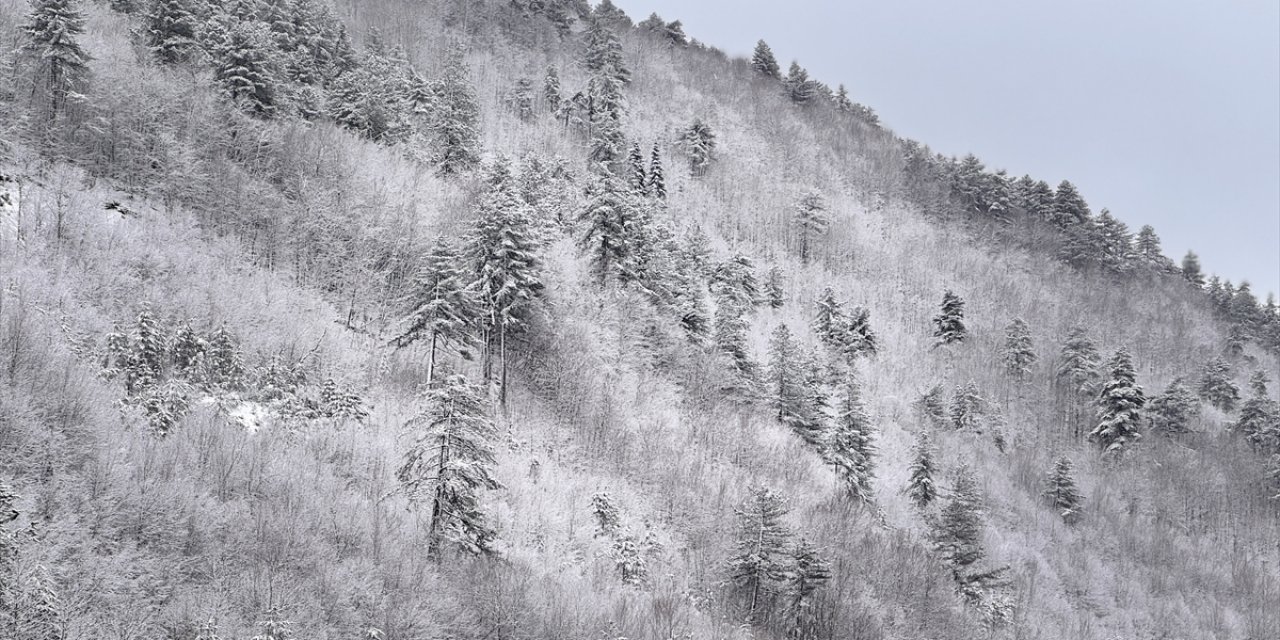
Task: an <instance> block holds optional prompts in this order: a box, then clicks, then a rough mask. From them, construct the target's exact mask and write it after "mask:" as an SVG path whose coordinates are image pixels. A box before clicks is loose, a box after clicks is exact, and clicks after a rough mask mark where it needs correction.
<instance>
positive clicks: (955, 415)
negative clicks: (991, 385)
mask: <svg viewBox="0 0 1280 640" xmlns="http://www.w3.org/2000/svg"><path fill="white" fill-rule="evenodd" d="M986 404H987V401H986V400H985V399H984V398H983V397H982V393H981V392H980V391H979V390H978V384H977V383H976V382H974V381H972V380H970V381H969V382H966V383H965V384H964V385H963V386H959V387H956V392H955V394H954V395H952V396H951V425H952V426H953V427H955V428H956V429H961V430H963V429H975V428H977V426H978V418H980V417H981V416H982V414H983V411H984V410H985V407H986Z"/></svg>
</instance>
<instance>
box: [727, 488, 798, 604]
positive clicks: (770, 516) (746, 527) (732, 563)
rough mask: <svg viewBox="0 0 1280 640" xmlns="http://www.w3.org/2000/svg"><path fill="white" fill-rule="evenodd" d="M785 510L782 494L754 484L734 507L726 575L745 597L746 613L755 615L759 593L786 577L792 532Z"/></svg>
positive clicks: (769, 588) (776, 585) (763, 592)
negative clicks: (785, 521)
mask: <svg viewBox="0 0 1280 640" xmlns="http://www.w3.org/2000/svg"><path fill="white" fill-rule="evenodd" d="M787 512H788V510H787V507H786V505H785V504H784V503H783V500H782V498H781V497H780V496H778V494H776V493H774V492H773V491H771V490H769V489H768V488H767V487H753V488H752V489H751V496H750V497H748V498H747V499H746V500H745V501H743V503H742V504H741V505H740V506H739V507H738V508H737V509H735V510H734V513H735V514H736V515H737V520H738V523H737V524H738V526H737V536H736V540H735V542H734V549H735V551H736V552H735V554H734V555H733V556H732V557H731V558H729V578H730V580H731V581H732V582H733V585H734V586H735V587H736V588H737V589H738V591H739V593H740V594H741V595H742V596H743V598H744V599H745V600H746V604H747V613H748V615H754V614H755V611H756V609H757V608H758V607H759V605H760V597H761V596H762V595H766V594H769V593H771V592H773V591H774V590H775V589H776V588H777V587H778V583H779V582H781V581H782V580H783V578H785V577H786V572H787V541H788V539H789V538H790V535H791V534H790V533H788V532H787V529H786V526H785V525H784V524H783V522H782V519H783V518H784V517H786V515H787Z"/></svg>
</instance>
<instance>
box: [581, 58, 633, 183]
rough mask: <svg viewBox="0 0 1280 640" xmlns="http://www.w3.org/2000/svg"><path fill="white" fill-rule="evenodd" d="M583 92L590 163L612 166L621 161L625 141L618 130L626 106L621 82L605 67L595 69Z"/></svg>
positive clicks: (620, 129) (622, 133) (620, 127)
mask: <svg viewBox="0 0 1280 640" xmlns="http://www.w3.org/2000/svg"><path fill="white" fill-rule="evenodd" d="M587 95H588V100H589V105H590V106H589V112H588V117H589V121H590V123H591V151H590V154H589V157H590V159H591V161H592V162H597V163H600V164H601V165H602V166H605V167H612V166H613V164H614V163H616V162H619V161H620V160H622V157H623V154H624V153H625V151H626V144H627V139H626V134H625V133H624V132H623V130H622V119H623V117H624V115H625V113H626V109H627V100H626V97H625V96H623V94H622V81H621V80H618V78H617V77H616V76H615V75H614V74H611V73H610V72H609V71H608V70H604V71H600V72H597V73H596V74H595V75H593V76H591V79H590V80H589V81H588V84H587Z"/></svg>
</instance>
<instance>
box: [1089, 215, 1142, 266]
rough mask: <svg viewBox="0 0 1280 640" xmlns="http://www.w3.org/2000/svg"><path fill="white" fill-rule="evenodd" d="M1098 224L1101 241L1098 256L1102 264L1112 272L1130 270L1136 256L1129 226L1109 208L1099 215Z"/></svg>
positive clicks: (1099, 239)
mask: <svg viewBox="0 0 1280 640" xmlns="http://www.w3.org/2000/svg"><path fill="white" fill-rule="evenodd" d="M1096 225H1097V236H1098V241H1099V243H1100V247H1099V251H1098V253H1099V256H1098V257H1099V260H1100V261H1101V263H1102V266H1103V267H1104V268H1106V269H1107V270H1108V271H1111V272H1112V273H1124V272H1126V271H1128V270H1129V269H1130V268H1131V266H1132V264H1133V261H1134V258H1135V256H1134V250H1133V236H1132V234H1130V233H1129V227H1128V226H1127V225H1125V223H1123V222H1121V221H1120V220H1118V219H1117V218H1116V217H1115V216H1113V215H1111V211H1110V210H1108V209H1103V210H1102V213H1101V214H1099V215H1098V219H1097V221H1096Z"/></svg>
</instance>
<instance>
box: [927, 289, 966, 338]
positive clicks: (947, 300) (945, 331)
mask: <svg viewBox="0 0 1280 640" xmlns="http://www.w3.org/2000/svg"><path fill="white" fill-rule="evenodd" d="M933 325H934V331H933V337H934V338H937V341H936V343H935V346H941V345H948V344H955V343H960V342H964V339H965V338H966V337H968V335H969V330H968V329H966V328H965V326H964V300H962V299H960V296H958V295H956V294H955V293H953V292H952V291H951V290H950V289H948V290H946V291H945V292H944V293H943V294H942V310H941V312H940V313H939V314H938V315H936V316H934V318H933Z"/></svg>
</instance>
